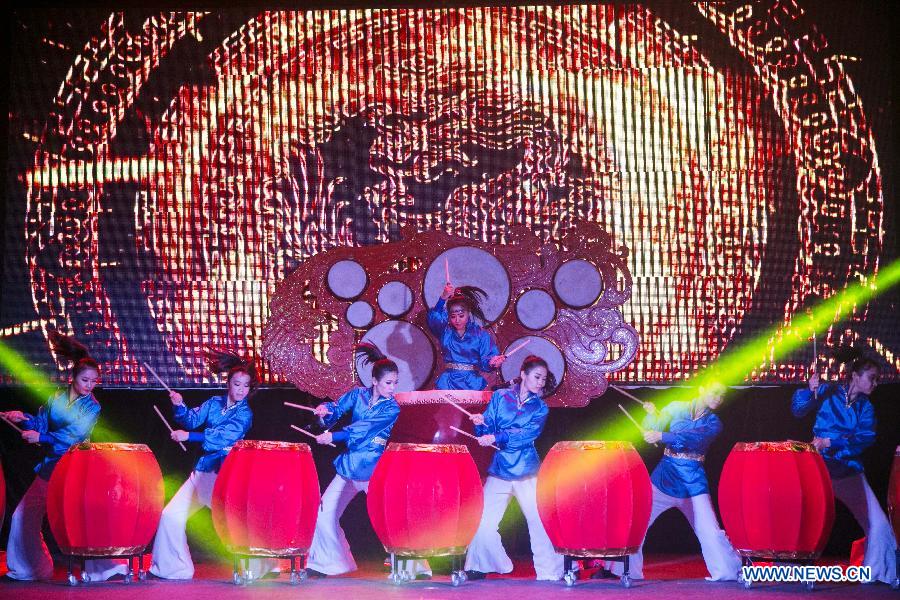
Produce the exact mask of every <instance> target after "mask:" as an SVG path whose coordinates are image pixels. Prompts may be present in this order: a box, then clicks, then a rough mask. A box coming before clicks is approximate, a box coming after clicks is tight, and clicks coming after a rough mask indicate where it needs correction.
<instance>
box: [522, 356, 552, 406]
mask: <svg viewBox="0 0 900 600" xmlns="http://www.w3.org/2000/svg"><path fill="white" fill-rule="evenodd" d="M537 367H544V370H546V371H547V379H545V380H544V389H542V390H541V396H542V397H544V398H546V397H547V396H549V395H550V394H552V393H553V390H555V389H556V376H555V375H554V374H553V372H552V371H551V370H550V367H549V366H547V361H546V360H544V359H543V358H541V357H540V356H536V355H534V354H531V355H529V356H526V357H525V360H524V361H522V366H521V367H520V370H521V371H523V372H524V373H525V374H526V375H527V374H528V373H531V371H533V370H534V369H536V368H537ZM521 383H522V378H521V377H516V378H515V379H514V380H513V385H514V386H515V385H521Z"/></svg>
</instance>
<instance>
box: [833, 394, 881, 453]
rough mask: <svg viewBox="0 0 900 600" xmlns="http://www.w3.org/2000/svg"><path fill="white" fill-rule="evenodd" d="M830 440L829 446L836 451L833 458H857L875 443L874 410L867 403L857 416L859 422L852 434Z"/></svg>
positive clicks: (870, 404) (869, 403)
mask: <svg viewBox="0 0 900 600" xmlns="http://www.w3.org/2000/svg"><path fill="white" fill-rule="evenodd" d="M829 439H831V446H832V448H834V449H835V450H836V452H835V454H834V457H835V458H851V457H855V456H859V455H860V454H862V453H863V451H864V450H865V449H866V448H868V447H869V446H871V445H872V444H874V443H875V409H874V408H873V407H872V403H871V402H867V403H866V405H865V406H864V407H863V409H862V411H861V412H860V415H859V422H858V423H857V425H856V429H855V430H854V431H853V432H852V433H845V434H843V435H841V436H840V437H837V438H829Z"/></svg>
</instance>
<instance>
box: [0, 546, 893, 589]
mask: <svg viewBox="0 0 900 600" xmlns="http://www.w3.org/2000/svg"><path fill="white" fill-rule="evenodd" d="M838 562H839V561H833V562H832V561H822V563H821V564H838ZM0 565H2V567H0V570H2V571H3V572H5V565H6V557H5V555H4V553H0ZM645 571H646V576H647V577H648V579H646V580H643V581H635V582H634V583H633V585H632V587H631V588H630V589H624V588H622V587H621V585H620V584H619V581H618V579H605V580H591V579H586V580H580V581H578V583H576V584H575V586H574V587H573V588H567V587H566V586H565V585H564V584H563V583H562V582H545V581H534V579H533V578H534V571H533V570H532V569H531V565H530V564H529V563H527V562H525V561H518V562H516V570H515V571H513V573H511V574H510V575H504V576H491V577H489V578H488V579H487V580H483V581H473V582H467V583H465V584H464V585H462V586H460V587H458V588H454V587H452V586H451V585H450V579H449V577H447V576H446V575H437V576H435V577H434V579H432V580H430V581H415V582H411V583H407V584H405V585H394V584H391V583H390V582H388V581H387V579H386V574H385V572H384V571H383V570H382V566H381V565H380V564H375V563H364V564H362V565H361V569H360V570H359V571H357V572H355V573H353V574H352V575H348V576H342V577H328V578H325V579H311V580H307V581H305V582H303V583H301V584H300V585H298V586H291V585H289V584H288V582H287V576H286V575H284V574H282V575H281V576H280V577H278V578H275V579H265V580H263V581H261V582H256V583H254V584H253V585H251V586H248V587H236V586H234V585H233V584H232V583H231V569H230V567H229V566H227V565H221V564H199V565H197V573H196V578H195V579H194V580H192V581H163V580H159V579H150V580H148V581H146V582H142V583H138V582H135V583H132V584H129V585H128V586H127V587H125V584H124V583H122V582H121V581H118V582H116V581H113V582H107V583H102V584H89V585H79V586H78V587H74V588H73V587H70V586H69V585H68V584H67V583H66V581H65V571H64V570H63V569H57V571H56V574H55V576H54V578H53V580H52V581H48V582H39V583H25V582H11V581H9V580H4V581H3V582H2V583H0V598H27V599H28V600H40V599H44V598H47V599H54V600H55V599H63V598H66V599H69V598H76V597H78V598H91V600H107V599H108V600H119V599H120V598H122V597H123V596H122V594H123V592H126V591H127V597H128V598H129V599H144V598H146V599H158V598H161V597H164V596H166V595H172V594H174V595H177V596H179V597H182V598H185V597H186V598H191V599H192V600H193V599H197V600H207V599H208V600H226V599H229V598H241V599H244V598H250V597H260V598H262V597H265V598H267V599H269V598H271V599H273V600H279V599H282V598H283V599H285V600H288V599H290V600H296V599H298V598H326V597H330V598H360V597H366V596H371V595H374V594H377V595H378V596H379V597H381V598H410V599H412V598H463V597H465V596H471V595H472V594H476V595H477V596H476V597H477V598H479V600H482V599H484V600H495V599H496V600H510V599H511V598H515V600H530V599H532V598H534V599H537V598H547V597H549V596H551V595H555V594H567V595H570V597H571V595H573V594H574V595H575V596H579V597H594V596H596V595H598V594H602V595H603V596H604V597H605V598H623V599H625V598H628V599H631V600H643V599H650V598H652V599H653V600H659V599H660V598H679V599H686V600H693V599H696V600H701V599H702V600H709V597H710V596H711V595H714V596H715V597H716V599H717V600H719V599H727V598H742V599H744V600H747V599H749V598H752V599H753V600H774V599H781V598H797V599H802V598H809V597H810V596H808V594H809V593H810V592H809V591H807V590H805V589H804V588H803V587H802V586H801V585H800V584H756V585H755V586H754V587H753V589H751V590H745V589H743V588H741V587H740V586H739V585H738V584H737V583H735V582H708V581H704V579H703V577H704V576H705V575H706V570H705V568H704V566H703V561H702V559H701V558H700V557H699V556H671V555H656V556H649V557H648V560H647V564H646V566H645ZM589 572H590V571H589ZM814 593H815V597H816V598H821V599H824V598H835V599H838V598H840V599H841V600H844V599H854V598H859V599H863V598H865V599H868V600H871V599H877V598H886V599H887V598H892V599H896V598H897V592H895V591H893V590H891V588H890V587H889V586H887V585H884V584H871V585H858V584H836V583H820V584H817V586H816V591H815V592H814Z"/></svg>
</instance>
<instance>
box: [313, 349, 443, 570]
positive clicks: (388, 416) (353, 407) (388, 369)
mask: <svg viewBox="0 0 900 600" xmlns="http://www.w3.org/2000/svg"><path fill="white" fill-rule="evenodd" d="M356 351H357V353H358V354H362V356H363V358H364V360H366V361H367V362H369V363H371V364H372V386H371V387H357V388H354V389H352V390H350V391H349V392H347V393H346V394H344V395H343V396H341V397H340V398H338V399H337V400H336V401H334V402H325V403H323V404H320V405H319V406H317V407H316V409H315V413H316V414H317V415H318V416H319V417H320V419H321V420H322V424H323V425H324V426H326V427H331V426H333V425H334V424H336V423H337V422H338V420H340V418H341V417H342V416H344V415H345V414H347V413H350V414H351V422H350V424H349V425H347V426H346V427H344V428H343V429H342V430H341V431H335V432H331V431H326V432H325V433H322V434H320V435H318V436H316V441H317V442H318V443H320V444H329V443H331V442H339V443H344V444H346V445H347V449H346V450H345V451H344V452H342V453H341V454H340V456H338V457H337V458H336V459H335V461H334V466H335V469H336V470H337V475H336V476H335V478H334V479H333V480H332V481H331V483H330V484H328V488H327V489H326V490H325V493H324V494H322V503H321V505H320V507H319V516H318V519H317V520H316V529H315V534H314V535H313V541H312V546H310V549H309V561H308V562H307V573H308V574H309V575H311V576H313V577H321V576H324V575H340V574H342V573H347V572H350V571H354V570H356V561H354V560H353V555H352V554H351V552H350V545H349V544H348V543H347V537H346V536H345V535H344V530H343V529H341V524H340V518H341V515H342V514H344V510H345V509H346V508H347V505H348V504H350V501H351V500H352V499H353V497H354V496H356V494H358V493H359V492H366V491H368V489H369V479H371V477H372V472H373V471H374V470H375V465H376V464H377V463H378V459H380V458H381V455H382V454H384V450H385V447H386V446H387V442H388V439H389V438H390V436H391V430H392V429H393V427H394V423H395V422H396V421H397V417H398V416H400V405H399V404H397V401H396V400H395V399H394V389H395V388H396V387H397V379H398V375H399V369H398V368H397V364H396V363H395V362H394V361H392V360H390V359H388V358H386V357H385V356H384V355H383V354H382V353H381V352H380V351H379V350H378V348H376V347H375V346H373V345H371V344H360V345H359V346H358V347H357V350H356ZM418 564H421V563H418ZM418 564H417V566H415V567H410V568H408V569H407V570H412V571H413V573H412V574H413V575H415V574H416V573H415V572H414V571H415V570H420V572H422V573H423V574H430V572H429V571H426V569H427V567H424V568H423V567H419V566H418Z"/></svg>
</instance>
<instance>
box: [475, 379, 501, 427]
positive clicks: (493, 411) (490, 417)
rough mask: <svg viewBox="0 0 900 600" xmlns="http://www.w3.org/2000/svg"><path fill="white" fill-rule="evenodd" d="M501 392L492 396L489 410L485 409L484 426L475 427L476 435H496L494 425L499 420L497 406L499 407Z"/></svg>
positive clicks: (498, 391)
mask: <svg viewBox="0 0 900 600" xmlns="http://www.w3.org/2000/svg"><path fill="white" fill-rule="evenodd" d="M500 393H501V392H500V390H497V391H496V392H494V393H493V394H492V395H491V401H490V402H488V405H487V408H485V409H484V424H483V425H476V426H475V435H477V436H479V437H481V436H483V435H488V434H489V433H494V423H495V422H496V420H497V406H498V405H499V398H500V396H499V394H500Z"/></svg>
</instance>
